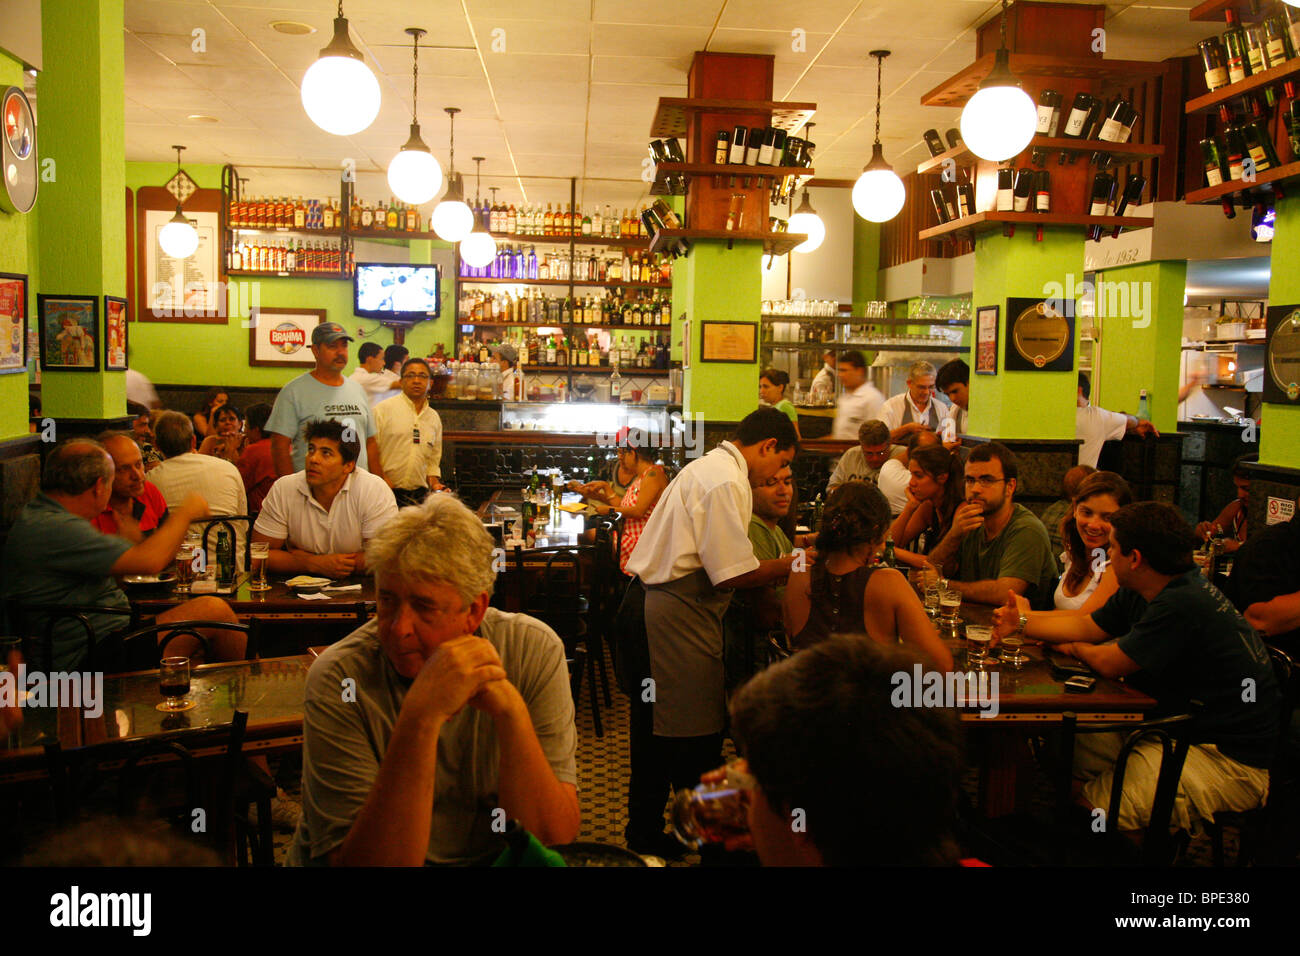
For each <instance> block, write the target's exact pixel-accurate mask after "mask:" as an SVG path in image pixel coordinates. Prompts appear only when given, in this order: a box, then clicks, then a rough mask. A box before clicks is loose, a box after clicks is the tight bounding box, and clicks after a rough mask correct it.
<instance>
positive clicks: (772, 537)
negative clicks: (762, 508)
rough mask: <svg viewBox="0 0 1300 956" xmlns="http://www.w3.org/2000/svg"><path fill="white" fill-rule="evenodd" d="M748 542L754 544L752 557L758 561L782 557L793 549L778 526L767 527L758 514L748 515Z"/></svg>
mask: <svg viewBox="0 0 1300 956" xmlns="http://www.w3.org/2000/svg"><path fill="white" fill-rule="evenodd" d="M749 543H750V544H752V545H753V546H754V557H756V558H758V560H760V561H771V560H773V559H774V558H780V557H784V556H785V555H787V554H789V553H790V552H791V551H793V550H794V545H793V544H791V543H790V539H789V538H787V537H786V536H785V532H784V531H782V530H781V529H780V527H776V528H769V527H768V526H767V525H766V524H765V523H764V522H763V519H762V518H760V517H759V516H758V515H750V516H749Z"/></svg>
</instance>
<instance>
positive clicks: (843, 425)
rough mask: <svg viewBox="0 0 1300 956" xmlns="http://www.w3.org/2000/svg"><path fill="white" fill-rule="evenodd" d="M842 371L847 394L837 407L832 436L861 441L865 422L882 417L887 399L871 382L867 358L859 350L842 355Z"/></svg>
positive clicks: (842, 381)
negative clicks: (868, 379) (868, 374)
mask: <svg viewBox="0 0 1300 956" xmlns="http://www.w3.org/2000/svg"><path fill="white" fill-rule="evenodd" d="M838 372H839V377H840V385H841V386H842V387H843V391H842V392H841V393H840V401H839V404H838V405H837V406H836V407H835V427H834V430H833V431H832V432H831V437H832V438H838V439H841V440H843V441H857V440H858V429H859V428H861V427H862V423H863V422H866V421H870V420H871V419H873V418H879V417H880V409H881V407H882V406H883V405H884V404H885V396H883V395H881V394H880V389H878V388H876V386H874V385H872V384H871V383H870V382H868V381H867V359H866V356H864V355H863V354H862V353H861V352H859V351H858V350H857V349H853V350H852V351H849V352H845V353H844V354H843V355H841V356H840V358H839V368H838Z"/></svg>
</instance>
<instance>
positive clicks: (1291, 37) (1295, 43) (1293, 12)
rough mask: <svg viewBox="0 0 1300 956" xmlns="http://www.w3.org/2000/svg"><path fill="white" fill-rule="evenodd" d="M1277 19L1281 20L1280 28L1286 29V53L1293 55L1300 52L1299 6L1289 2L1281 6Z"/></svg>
mask: <svg viewBox="0 0 1300 956" xmlns="http://www.w3.org/2000/svg"><path fill="white" fill-rule="evenodd" d="M1278 19H1279V20H1280V21H1281V26H1282V28H1283V29H1284V30H1286V37H1287V41H1288V46H1287V51H1286V52H1287V55H1288V56H1289V57H1293V56H1296V55H1297V54H1300V7H1293V6H1291V5H1290V4H1287V5H1285V6H1283V7H1282V10H1281V12H1280V13H1279V14H1278Z"/></svg>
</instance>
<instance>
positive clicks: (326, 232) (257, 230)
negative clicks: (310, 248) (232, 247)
mask: <svg viewBox="0 0 1300 956" xmlns="http://www.w3.org/2000/svg"><path fill="white" fill-rule="evenodd" d="M229 228H230V231H231V232H233V233H237V234H238V235H241V236H284V235H289V236H325V237H329V238H332V239H337V238H339V237H340V236H341V235H343V230H342V229H308V228H306V227H304V226H266V227H259V226H230V227H229Z"/></svg>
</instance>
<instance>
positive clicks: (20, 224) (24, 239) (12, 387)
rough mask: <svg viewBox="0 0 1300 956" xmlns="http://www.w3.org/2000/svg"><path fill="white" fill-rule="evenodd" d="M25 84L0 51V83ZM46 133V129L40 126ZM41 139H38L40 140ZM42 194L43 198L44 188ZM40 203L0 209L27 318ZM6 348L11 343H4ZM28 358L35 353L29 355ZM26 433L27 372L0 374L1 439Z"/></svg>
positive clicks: (2, 266) (9, 267)
mask: <svg viewBox="0 0 1300 956" xmlns="http://www.w3.org/2000/svg"><path fill="white" fill-rule="evenodd" d="M22 85H23V65H22V63H20V62H18V61H17V60H14V59H11V58H10V57H8V56H5V55H4V54H3V53H0V86H17V87H21V86H22ZM41 135H44V128H42V129H41ZM38 142H39V139H38ZM40 197H41V198H42V199H43V198H44V192H43V191H42V192H41V194H40ZM39 208H40V204H39V201H38V204H37V205H36V206H35V207H33V208H32V211H31V212H30V213H28V214H27V215H25V216H24V215H20V214H18V213H7V212H0V272H15V273H19V274H21V275H26V276H27V294H28V297H29V300H30V301H29V302H28V303H27V318H28V321H29V322H31V321H33V319H34V318H35V315H36V276H35V275H34V274H33V272H34V270H33V269H32V267H31V262H30V257H29V256H28V254H27V253H28V227H29V226H30V224H31V221H32V219H33V218H34V217H35V216H36V211H37V209H39ZM4 345H5V348H8V347H9V344H8V343H7V342H6V343H4ZM28 358H29V359H32V358H34V356H28ZM26 434H27V375H26V374H25V372H14V373H12V374H9V375H0V440H4V439H6V438H16V437H18V436H19V435H26Z"/></svg>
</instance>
